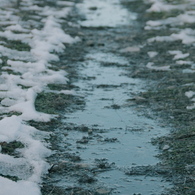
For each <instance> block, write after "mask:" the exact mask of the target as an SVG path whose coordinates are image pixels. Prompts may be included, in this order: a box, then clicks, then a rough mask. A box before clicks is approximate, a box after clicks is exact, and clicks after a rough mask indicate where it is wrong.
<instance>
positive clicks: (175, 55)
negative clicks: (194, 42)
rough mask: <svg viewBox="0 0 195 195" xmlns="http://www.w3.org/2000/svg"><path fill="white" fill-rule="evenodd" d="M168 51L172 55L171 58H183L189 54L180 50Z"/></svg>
mask: <svg viewBox="0 0 195 195" xmlns="http://www.w3.org/2000/svg"><path fill="white" fill-rule="evenodd" d="M168 53H169V54H171V55H174V58H173V60H179V59H184V58H187V57H188V56H189V55H190V54H189V53H185V54H183V53H182V52H181V51H168Z"/></svg>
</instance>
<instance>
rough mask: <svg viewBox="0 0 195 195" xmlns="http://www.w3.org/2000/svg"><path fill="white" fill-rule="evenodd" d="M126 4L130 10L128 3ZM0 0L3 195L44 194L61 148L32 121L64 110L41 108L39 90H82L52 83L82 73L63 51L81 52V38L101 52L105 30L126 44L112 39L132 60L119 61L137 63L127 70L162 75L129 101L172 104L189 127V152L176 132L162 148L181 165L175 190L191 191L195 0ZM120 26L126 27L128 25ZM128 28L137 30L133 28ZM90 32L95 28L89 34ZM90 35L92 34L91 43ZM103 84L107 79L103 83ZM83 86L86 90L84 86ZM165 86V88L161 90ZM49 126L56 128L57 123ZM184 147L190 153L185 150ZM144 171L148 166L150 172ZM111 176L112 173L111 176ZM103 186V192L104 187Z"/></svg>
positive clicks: (170, 109) (173, 114)
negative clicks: (44, 184)
mask: <svg viewBox="0 0 195 195" xmlns="http://www.w3.org/2000/svg"><path fill="white" fill-rule="evenodd" d="M120 3H122V4H123V6H124V7H125V9H122V8H121V5H120ZM0 4H1V7H0V66H1V75H0V100H1V104H0V114H1V121H0V151H1V153H0V189H1V190H0V195H5V194H6V195H15V194H20V195H23V194H24V195H26V194H29V195H40V194H41V184H42V182H43V176H45V174H47V173H48V170H49V169H50V167H51V165H50V162H48V160H46V158H47V157H49V156H51V155H53V154H54V151H52V150H51V148H52V146H51V145H52V143H51V140H52V139H51V137H52V136H53V133H52V132H51V131H48V130H47V131H40V129H39V128H35V127H34V126H31V125H30V124H31V123H32V121H34V122H36V123H40V124H44V123H49V122H50V121H51V120H53V119H56V118H57V117H58V114H59V112H57V111H56V110H55V112H51V113H50V112H48V113H44V112H38V111H37V110H40V109H39V108H35V101H36V99H37V97H38V95H39V94H43V93H44V94H48V96H49V95H50V94H55V95H56V96H58V97H60V98H61V96H63V95H64V96H66V95H70V94H74V92H72V91H71V90H70V89H69V88H68V87H67V89H66V87H65V88H63V89H61V88H60V89H59V88H51V87H49V85H51V84H53V85H56V86H57V85H59V86H61V85H63V86H68V85H70V83H71V82H72V80H74V79H75V78H74V77H75V75H74V74H76V73H77V72H79V70H77V67H75V70H74V71H75V73H73V75H71V73H70V72H69V73H67V72H66V69H68V66H69V65H70V64H66V60H64V61H62V60H61V56H62V55H66V53H68V55H69V56H71V55H72V56H73V58H75V59H76V57H77V54H76V53H75V54H74V51H75V50H74V49H72V50H70V51H69V49H70V45H71V44H75V45H77V47H78V45H79V47H80V50H81V48H82V47H83V46H85V47H88V49H86V51H87V52H89V51H90V50H91V48H93V47H96V48H97V47H98V52H99V51H100V50H101V48H100V47H104V46H105V48H106V47H108V46H107V42H106V41H105V40H106V39H105V40H104V39H103V38H102V37H105V36H107V37H108V38H107V40H109V41H110V39H113V42H117V43H119V46H116V45H114V44H113V45H112V43H110V45H109V47H110V50H112V52H116V53H118V54H120V55H123V56H124V59H125V60H124V61H123V60H121V59H120V60H119V61H120V63H121V61H122V64H121V66H122V67H123V66H124V67H125V66H127V64H128V62H131V63H130V64H132V67H128V66H127V67H126V68H127V69H126V73H124V74H125V75H126V76H129V77H132V78H135V77H137V78H138V77H139V78H142V79H145V80H146V81H147V82H148V79H149V80H151V79H154V80H155V82H159V80H160V82H159V83H160V84H159V85H158V87H156V88H155V90H156V91H149V92H147V91H142V90H139V91H136V92H133V95H134V97H131V95H129V97H130V99H129V101H130V102H128V104H127V106H130V107H131V106H135V105H136V104H138V107H136V106H135V107H136V109H138V110H147V108H148V107H149V106H151V107H152V108H156V110H157V111H158V110H160V111H162V110H166V112H167V113H169V114H168V116H169V119H171V120H172V121H173V123H177V125H180V126H182V125H183V124H184V125H185V126H187V127H188V129H186V132H188V133H187V136H186V135H185V136H184V133H183V132H182V133H181V132H179V133H180V134H174V135H175V139H176V140H177V139H178V140H180V139H183V137H182V136H184V138H185V139H186V138H190V139H192V140H190V141H186V140H183V142H182V144H183V143H185V144H184V146H186V145H187V144H188V145H187V148H188V151H187V152H186V151H183V149H182V148H180V147H182V146H180V144H181V143H178V144H176V145H174V144H173V143H172V141H171V140H169V139H166V140H165V139H162V140H161V141H157V142H158V143H159V148H160V149H162V150H163V152H164V153H166V154H164V153H163V154H164V155H165V156H166V155H167V156H173V157H172V159H171V160H172V161H170V159H168V160H169V161H168V164H169V165H170V164H171V166H172V168H173V170H174V171H175V170H176V171H175V172H174V171H172V173H173V176H174V179H173V180H174V181H173V184H175V185H177V184H178V183H179V182H180V183H181V184H183V185H181V186H182V187H183V188H182V187H181V186H179V187H178V188H177V189H178V191H177V190H175V191H174V193H175V194H177V192H178V194H179V193H180V191H181V190H184V191H185V190H186V191H187V190H188V191H187V192H186V191H185V193H187V194H193V193H194V191H193V190H194V188H193V182H194V175H193V172H194V160H193V154H194V146H193V145H189V143H192V142H193V141H194V140H193V135H194V128H193V127H194V120H193V119H194V109H195V87H194V82H195V79H194V78H195V77H194V74H195V58H194V51H195V50H194V46H195V38H194V36H195V28H194V22H195V19H194V15H195V10H194V7H195V3H194V1H193V0H184V1H179V0H178V1H177V0H176V1H174V2H172V1H166V0H143V1H141V0H139V1H132V0H131V1H128V0H122V1H119V0H112V1H111V0H110V1H108V0H107V1H103V0H101V1H100V0H99V1H96V0H93V1H89V0H85V1H84V3H82V2H80V1H79V2H76V1H49V0H47V1H36V0H0ZM75 6H76V8H77V9H78V10H79V14H81V15H82V16H81V15H80V16H79V17H80V18H79V19H75V20H74V18H71V21H69V20H70V17H68V14H69V13H72V10H73V9H75ZM127 8H128V9H127ZM130 10H131V11H130ZM108 13H109V14H108ZM115 13H117V15H116V14H115ZM77 14H78V13H77ZM74 16H75V15H72V17H74ZM111 16H112V17H111ZM77 17H78V15H77ZM76 20H77V21H76ZM134 21H136V22H137V23H136V25H137V26H136V28H137V29H139V30H137V31H138V33H137V34H136V33H135V31H136V30H135V29H136V28H135V29H134V28H133V25H135V22H134ZM139 23H140V24H139ZM120 28H124V29H125V30H124V31H120ZM71 29H73V30H74V32H73V31H71ZM83 29H84V30H83ZM101 29H102V31H101ZM112 29H115V30H113V31H112ZM117 29H119V30H118V31H117ZM126 29H131V30H130V32H129V31H128V30H126ZM85 30H86V31H85ZM67 31H68V32H67ZM89 31H90V32H89ZM85 32H88V34H87V35H88V37H85V34H84V33H85ZM121 32H123V34H122V35H120V33H121ZM124 32H125V33H126V34H125V33H124ZM133 32H134V33H133ZM90 33H91V34H90ZM103 33H104V34H103ZM109 33H110V34H109ZM114 33H116V34H115V36H113V35H114ZM90 36H91V37H93V36H94V37H96V38H95V39H96V40H94V37H93V39H92V41H91V40H89V37H90ZM109 36H111V38H109ZM100 38H102V41H101V40H100ZM85 39H86V40H89V41H88V42H87V43H86V42H85ZM80 50H79V51H80ZM83 50H85V49H84V48H83ZM70 52H72V53H70ZM90 55H91V54H90ZM90 55H88V56H87V58H88V59H89V61H90V60H93V58H94V56H95V55H94V56H92V57H90ZM96 55H97V54H96ZM95 57H96V59H98V61H99V62H102V63H109V64H112V65H113V64H117V63H118V62H116V61H114V62H110V61H109V59H114V57H113V55H111V56H110V55H106V56H105V54H102V53H101V52H100V53H99V55H98V56H95ZM122 59H123V58H122ZM114 60H116V59H114ZM81 61H82V60H81ZM126 61H128V62H126ZM73 62H75V61H74V60H73V59H72V64H73ZM99 62H98V63H99ZM62 63H64V64H62ZM76 63H77V62H76ZM76 63H75V64H76ZM58 64H60V68H59V66H58ZM89 64H90V63H89ZM113 66H114V65H113ZM129 69H130V71H129ZM87 70H90V67H88V69H87V68H86V71H87ZM100 70H101V68H100ZM105 70H106V69H105ZM94 71H98V70H94ZM115 71H116V69H115ZM128 71H129V72H128ZM133 71H134V72H133ZM132 72H133V73H132ZM81 73H82V74H84V72H80V73H78V74H81ZM108 75H109V74H108ZM108 75H107V76H108ZM107 76H106V77H107ZM81 77H82V75H81ZM93 77H94V75H92V76H91V79H92V80H93ZM120 78H121V77H120ZM77 79H78V78H77ZM102 79H103V78H101V79H100V80H102ZM106 79H107V78H106ZM166 81H167V83H166ZM106 82H107V81H106ZM112 82H113V81H112ZM125 82H126V81H125ZM128 82H130V81H128ZM149 83H150V82H149ZM136 84H137V83H136ZM94 85H97V83H96V84H94ZM99 85H100V86H101V83H100V84H99ZM116 85H118V84H116ZM79 87H80V88H81V89H82V87H81V86H79ZM104 87H106V86H104ZM115 87H116V88H117V87H118V86H115ZM163 87H164V89H163V90H161V89H162V88H163ZM125 89H128V88H125ZM128 90H129V89H128ZM131 90H132V89H131ZM160 90H161V91H160ZM108 91H109V89H108ZM165 91H166V93H165ZM155 92H156V93H155ZM106 94H107V93H106ZM55 95H54V97H55ZM57 101H59V100H57ZM135 102H136V104H135ZM169 103H170V104H169ZM140 104H141V105H142V106H141V105H140ZM59 105H60V103H59ZM48 106H49V105H48ZM50 106H51V107H52V105H50ZM68 106H69V105H67V107H68ZM117 106H118V107H117ZM120 106H121V105H114V108H115V109H116V108H117V109H119V108H120ZM159 107H160V108H159ZM142 108H143V109H142ZM119 110H120V109H119ZM125 116H126V115H125ZM87 117H88V116H87ZM91 120H92V119H91ZM93 120H94V119H93ZM77 122H78V121H77ZM91 122H92V121H91ZM180 122H181V123H180ZM35 126H36V125H35ZM39 126H40V125H39ZM43 126H44V125H43ZM182 128H183V126H182ZM48 129H49V130H51V128H50V127H48ZM48 140H49V141H48ZM84 141H85V140H84ZM10 148H11V149H12V150H11V149H10ZM183 148H184V147H183ZM175 151H179V152H175ZM179 154H182V155H183V156H182V155H181V157H180V155H179ZM184 154H186V156H185V155H184ZM187 154H188V155H187ZM181 158H185V159H186V162H187V164H185V163H183V162H182V163H183V164H182V163H181V162H180V161H182V159H181ZM187 159H188V160H187ZM176 161H177V162H180V165H181V164H182V166H181V167H182V168H181V170H182V171H183V172H182V174H183V175H182V177H180V176H178V175H177V174H181V173H180V172H179V171H178V167H177V166H176V163H175V162H176ZM174 163H175V164H174ZM175 167H177V169H176V168H175ZM174 168H175V169H174ZM153 171H154V170H153ZM177 171H178V172H179V173H178V172H177ZM144 174H146V171H143V175H144ZM175 175H177V176H175ZM102 177H104V178H105V176H102ZM110 177H112V176H110ZM178 178H180V179H178ZM106 180H108V179H106V178H105V181H106ZM46 181H48V180H46ZM179 190H180V191H179ZM46 191H47V190H46ZM53 191H55V190H54V189H51V190H50V192H48V193H50V194H52V192H53ZM182 192H183V191H182ZM58 193H59V192H58ZM96 193H100V192H99V191H98V192H97V191H96ZM106 193H109V192H108V191H106V192H105V193H104V194H106ZM132 193H133V192H132ZM56 194H57V192H56ZM143 194H144V192H143Z"/></svg>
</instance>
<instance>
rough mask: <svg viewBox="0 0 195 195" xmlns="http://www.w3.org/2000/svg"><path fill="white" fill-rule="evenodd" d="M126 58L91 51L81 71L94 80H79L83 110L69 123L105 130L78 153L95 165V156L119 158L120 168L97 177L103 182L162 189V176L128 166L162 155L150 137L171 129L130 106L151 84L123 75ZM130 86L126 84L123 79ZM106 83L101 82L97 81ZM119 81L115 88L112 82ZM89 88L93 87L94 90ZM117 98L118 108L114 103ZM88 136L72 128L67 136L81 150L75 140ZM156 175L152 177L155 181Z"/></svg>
mask: <svg viewBox="0 0 195 195" xmlns="http://www.w3.org/2000/svg"><path fill="white" fill-rule="evenodd" d="M103 62H105V63H113V66H103V65H102V63H103ZM126 63H127V62H126V59H125V58H123V57H120V56H119V57H117V56H116V55H114V54H110V53H99V52H91V53H90V54H88V55H87V56H86V61H85V62H82V68H83V69H82V70H81V72H80V73H81V75H83V76H84V77H85V78H93V79H92V80H91V79H89V80H86V79H84V80H80V81H79V82H78V83H74V85H76V86H78V87H79V91H78V94H79V95H81V93H82V94H83V96H85V100H86V106H85V109H84V110H78V111H76V112H74V113H72V114H69V115H66V119H65V120H64V122H65V123H72V124H76V125H78V126H81V125H85V126H86V127H89V128H92V129H93V127H94V126H95V129H96V128H97V129H99V130H100V129H102V130H103V133H99V134H97V133H96V131H94V135H96V136H97V138H96V136H95V137H94V138H93V139H91V140H90V142H89V143H88V144H87V145H85V146H84V148H80V149H79V155H80V157H81V158H82V159H83V162H84V163H86V164H93V163H94V159H107V161H108V163H115V168H114V169H111V170H109V172H108V171H106V172H105V173H100V174H98V176H97V177H98V180H99V181H100V182H102V183H103V185H106V186H108V187H109V188H112V189H113V190H114V191H113V192H114V193H119V194H122V195H129V194H131V193H132V194H133V193H143V194H150V193H155V194H161V191H162V190H163V189H164V188H163V187H161V185H164V186H169V183H166V182H161V179H162V178H160V177H159V178H156V177H153V178H151V177H145V176H127V175H125V172H124V169H125V168H129V167H132V166H147V165H155V164H156V163H158V162H159V161H158V159H157V158H155V155H157V154H158V151H156V148H155V146H153V145H152V144H151V143H150V141H151V138H153V137H156V136H162V135H165V134H166V133H167V132H168V131H167V129H165V128H161V127H160V126H159V125H158V123H157V122H155V121H154V120H152V119H148V118H146V117H144V116H142V115H139V112H138V111H136V110H134V109H133V108H130V107H127V106H125V103H126V100H127V99H128V98H129V97H130V94H129V93H127V92H131V93H135V94H136V93H137V92H140V91H144V88H145V87H146V83H143V82H142V80H140V79H135V78H130V77H127V76H125V75H124V74H122V72H123V69H122V68H121V65H122V64H126ZM124 83H125V85H121V84H124ZM101 85H102V86H106V87H105V88H104V87H97V86H101ZM113 86H116V87H113ZM89 89H92V90H91V91H90V93H89ZM114 103H117V105H119V106H120V108H119V109H113V108H112V107H111V105H113V104H114ZM83 136H88V132H78V131H74V130H72V131H71V133H70V134H69V135H68V136H67V137H66V138H65V140H64V141H63V143H65V142H67V140H68V141H69V142H70V143H71V150H72V151H76V150H77V146H78V144H75V140H79V139H81V138H82V137H83ZM112 138H117V141H116V142H114V143H112V142H109V141H108V142H105V141H104V140H105V139H112ZM81 146H82V147H83V145H81ZM151 179H152V180H153V181H151Z"/></svg>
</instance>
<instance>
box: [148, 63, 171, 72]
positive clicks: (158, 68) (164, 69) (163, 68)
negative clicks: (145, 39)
mask: <svg viewBox="0 0 195 195" xmlns="http://www.w3.org/2000/svg"><path fill="white" fill-rule="evenodd" d="M146 67H147V68H149V69H151V70H156V71H169V70H170V66H154V63H153V62H148V64H147V65H146Z"/></svg>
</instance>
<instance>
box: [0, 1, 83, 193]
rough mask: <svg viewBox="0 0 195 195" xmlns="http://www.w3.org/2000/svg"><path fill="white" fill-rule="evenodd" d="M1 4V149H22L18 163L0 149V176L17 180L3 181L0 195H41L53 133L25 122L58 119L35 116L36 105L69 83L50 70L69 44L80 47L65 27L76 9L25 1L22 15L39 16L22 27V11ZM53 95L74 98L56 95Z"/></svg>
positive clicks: (62, 4)
mask: <svg viewBox="0 0 195 195" xmlns="http://www.w3.org/2000/svg"><path fill="white" fill-rule="evenodd" d="M0 3H1V7H0V25H1V29H0V37H4V38H6V39H5V41H1V42H0V64H2V63H4V64H3V67H2V68H1V75H0V99H1V103H0V113H1V117H2V119H1V120H0V143H3V142H5V143H9V142H13V141H17V142H21V143H22V144H23V145H24V148H20V149H17V152H18V153H19V157H17V158H15V157H14V156H10V155H8V154H2V153H1V151H2V147H0V173H1V174H2V175H4V176H6V175H9V176H16V177H18V178H19V180H18V181H17V182H15V181H12V180H11V179H8V178H5V177H3V176H0V189H1V190H0V195H5V194H6V195H15V194H20V195H26V194H28V195H40V194H41V192H40V184H41V182H42V179H41V178H42V177H43V175H44V174H46V173H47V171H48V169H49V167H50V165H49V164H48V163H47V162H46V160H45V159H46V157H48V156H50V155H51V154H52V152H51V150H50V149H48V148H49V145H48V144H47V143H46V142H45V141H44V140H45V138H49V136H50V134H51V133H47V132H42V131H39V130H38V129H35V128H34V127H32V126H30V125H28V124H27V122H28V121H29V120H34V121H40V122H47V121H50V120H51V119H52V118H53V117H56V116H55V115H49V114H45V113H41V112H38V111H36V109H35V99H36V97H37V94H38V93H41V92H43V91H45V90H46V89H47V85H48V84H50V83H60V84H66V83H67V81H68V79H67V78H66V75H67V73H66V72H65V71H63V70H59V71H54V70H52V69H50V67H51V66H52V65H51V62H54V61H55V62H58V61H59V58H58V53H61V52H63V51H64V49H66V47H65V44H73V43H75V42H78V41H80V39H79V38H78V37H71V36H70V35H69V34H67V33H65V31H64V29H63V28H62V25H61V21H62V19H63V18H65V17H67V15H68V13H69V12H70V11H71V9H72V6H74V3H71V2H68V1H59V2H58V5H59V6H56V7H55V8H54V7H49V6H45V7H41V6H40V7H39V6H38V5H36V1H34V0H29V1H26V0H22V1H21V6H20V10H21V11H32V10H33V12H35V15H34V16H32V17H31V19H30V20H28V21H27V22H26V21H23V19H22V17H23V16H22V14H20V13H19V12H20V10H18V9H17V8H14V7H15V5H16V3H17V1H16V0H9V1H8V0H6V1H5V0H0ZM6 40H9V41H18V43H21V45H22V44H27V45H28V46H29V51H23V50H22V49H21V50H20V49H19V50H18V49H13V48H11V47H9V45H8V44H7V41H6ZM3 57H4V58H3ZM6 58H8V59H7V60H5V59H6ZM52 93H64V94H72V93H73V92H71V91H68V90H62V91H58V92H56V91H55V90H52ZM16 112H17V114H14V113H16ZM10 113H12V114H11V115H12V116H10Z"/></svg>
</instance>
